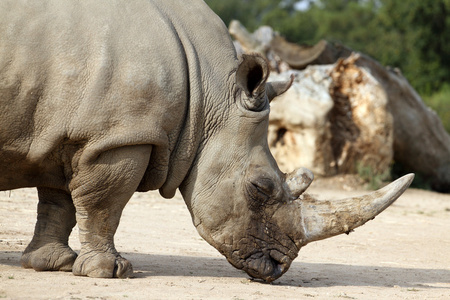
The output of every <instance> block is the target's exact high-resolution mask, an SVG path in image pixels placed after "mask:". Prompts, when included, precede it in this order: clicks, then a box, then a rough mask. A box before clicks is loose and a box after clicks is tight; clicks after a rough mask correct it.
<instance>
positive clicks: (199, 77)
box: [156, 1, 237, 198]
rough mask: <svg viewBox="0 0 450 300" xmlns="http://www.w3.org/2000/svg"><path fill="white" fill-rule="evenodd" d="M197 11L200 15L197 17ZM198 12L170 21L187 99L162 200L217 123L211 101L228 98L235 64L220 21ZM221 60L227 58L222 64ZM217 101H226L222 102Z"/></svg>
mask: <svg viewBox="0 0 450 300" xmlns="http://www.w3.org/2000/svg"><path fill="white" fill-rule="evenodd" d="M156 3H158V2H156ZM157 5H158V4H157ZM171 5H178V4H177V3H166V2H164V6H162V7H161V11H162V12H163V13H166V14H172V13H173V12H174V11H176V10H177V8H176V7H173V8H171V7H170V6H171ZM195 5H202V6H203V5H205V4H204V3H203V2H201V1H199V2H195ZM178 10H179V8H178ZM198 11H202V12H203V13H204V14H200V15H199V14H198ZM198 11H197V10H195V9H193V10H189V12H186V11H183V12H181V15H180V16H179V17H177V18H170V20H171V23H172V25H173V28H174V30H175V31H176V34H177V35H178V38H179V40H180V43H181V46H182V48H183V52H184V55H185V60H186V66H187V70H186V71H183V70H180V71H181V72H184V73H185V76H186V77H187V93H186V94H187V98H186V111H185V114H184V116H183V121H182V122H181V128H180V129H179V135H178V138H177V140H176V144H175V145H174V148H173V149H171V154H170V161H169V170H168V175H167V179H166V181H165V183H164V184H163V185H162V187H161V188H160V189H159V190H160V193H161V195H162V196H163V197H166V198H171V197H173V196H174V195H175V191H176V189H177V188H179V187H180V185H181V184H182V182H183V181H184V180H185V179H186V177H187V176H188V174H189V172H190V170H191V168H192V165H193V164H194V161H195V158H196V156H197V154H198V151H199V149H200V148H201V144H202V142H204V140H205V139H206V138H207V137H206V136H207V134H206V133H205V132H206V131H207V130H208V127H210V124H209V123H210V122H214V121H217V120H211V115H216V114H217V113H218V112H217V110H219V109H218V107H217V106H218V105H219V104H218V103H212V102H213V100H212V98H214V99H220V98H221V97H226V96H227V95H228V93H226V91H227V90H228V85H227V82H226V80H227V79H228V78H227V76H228V74H229V73H231V71H232V70H234V68H235V65H234V63H235V62H237V59H236V53H235V51H234V47H232V42H231V39H230V38H229V36H228V33H227V29H226V27H225V26H224V25H223V22H222V21H221V20H220V19H219V18H218V17H217V16H216V15H215V14H214V13H213V12H212V11H211V10H210V9H209V8H208V9H205V8H204V7H203V8H202V9H201V10H200V9H199V10H198ZM179 13H180V12H178V14H179ZM186 13H194V14H195V16H196V17H195V18H192V16H191V17H190V18H189V17H187V16H186V15H185V14H186ZM185 18H186V19H185ZM193 20H194V23H193ZM211 28H215V29H216V30H211ZM188 29H189V30H188ZM217 30H222V31H223V33H224V34H221V35H217V34H215V32H217ZM225 44H226V45H225ZM211 49H214V51H213V52H212V51H211ZM217 58H220V60H219V59H217ZM223 58H228V59H224V60H223V61H222V60H221V59H223ZM230 58H231V59H230ZM219 61H221V62H219ZM230 62H231V63H230ZM212 95H214V96H212ZM220 100H221V101H222V102H226V100H225V99H220ZM219 106H220V105H219ZM221 107H223V105H222V106H221ZM215 108H216V109H215ZM206 115H208V116H209V117H207V116H206Z"/></svg>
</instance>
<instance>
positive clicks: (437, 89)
mask: <svg viewBox="0 0 450 300" xmlns="http://www.w3.org/2000/svg"><path fill="white" fill-rule="evenodd" d="M303 1H308V2H309V3H310V7H309V9H308V10H306V11H299V10H296V9H295V8H294V4H295V3H296V2H298V1H295V0H227V1H224V0H206V2H207V3H208V4H209V5H210V6H211V8H212V9H213V10H214V11H216V13H218V14H219V16H221V17H222V19H223V20H224V21H225V23H226V24H229V22H230V21H231V20H232V19H237V20H239V21H241V23H242V24H243V25H244V26H246V27H247V28H248V30H249V31H254V30H255V29H256V28H258V27H259V26H261V25H269V26H271V27H272V28H274V30H276V31H278V32H280V34H281V35H283V36H285V37H286V38H287V39H288V40H290V41H292V42H295V43H298V44H314V43H317V42H318V41H319V40H321V39H326V40H328V41H331V42H340V43H342V44H344V45H346V46H348V47H350V48H352V49H354V50H356V51H360V52H362V53H365V54H368V55H370V56H372V57H373V58H375V59H376V60H378V61H380V62H381V63H382V64H383V65H389V66H392V67H397V68H400V69H401V70H402V73H403V74H404V76H405V77H406V78H407V79H408V80H409V82H410V83H411V85H412V86H413V87H414V88H415V89H416V90H417V91H418V92H419V93H420V94H421V95H422V97H423V98H425V99H426V101H427V104H429V105H430V106H431V107H432V108H434V109H435V110H436V111H438V113H439V115H440V116H441V118H442V120H443V121H444V123H449V122H450V121H449V120H450V118H449V117H448V114H450V112H449V108H448V106H449V104H448V103H449V102H450V99H449V94H450V92H449V88H448V86H449V85H450V0H408V1H399V0H320V1H318V0H303ZM448 126H449V125H448V124H447V125H446V128H447V130H449V127H448Z"/></svg>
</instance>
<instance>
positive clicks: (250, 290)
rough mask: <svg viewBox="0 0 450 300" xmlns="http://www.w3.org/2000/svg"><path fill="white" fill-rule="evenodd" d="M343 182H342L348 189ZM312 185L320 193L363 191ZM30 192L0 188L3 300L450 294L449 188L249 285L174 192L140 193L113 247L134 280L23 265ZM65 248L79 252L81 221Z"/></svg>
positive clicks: (400, 204)
mask: <svg viewBox="0 0 450 300" xmlns="http://www.w3.org/2000/svg"><path fill="white" fill-rule="evenodd" d="M344 187H345V186H344ZM348 189H349V188H346V189H345V188H344V189H342V188H339V187H337V188H336V187H334V188H330V187H328V188H327V187H324V184H323V183H322V184H319V185H317V184H316V185H315V186H313V187H312V188H311V189H310V190H309V191H310V193H312V194H315V195H318V197H319V198H322V199H325V198H329V199H336V198H341V197H345V196H349V195H356V194H361V193H364V191H361V190H359V191H354V190H352V191H348ZM36 205H37V197H36V192H35V190H34V189H21V190H13V191H7V192H0V298H5V299H275V298H276V299H311V298H315V299H337V298H344V299H450V195H443V194H437V193H432V192H427V191H421V190H415V189H410V190H408V191H407V192H406V193H405V194H404V195H403V196H402V197H401V198H400V199H399V200H398V201H397V202H396V203H395V204H394V205H393V206H391V207H389V208H388V209H387V210H386V211H385V212H383V213H382V214H381V215H379V216H378V217H377V218H376V219H375V220H374V221H370V222H369V223H367V224H366V225H364V226H363V227H360V228H358V229H356V230H355V232H353V233H351V234H350V235H349V236H347V235H341V236H338V237H334V238H330V239H327V240H325V241H319V242H315V243H311V244H309V245H307V246H306V247H304V248H302V250H301V251H300V253H299V256H298V258H297V259H296V260H295V261H294V263H293V264H292V266H291V268H290V270H289V271H288V272H287V273H286V274H285V275H284V276H283V277H281V278H280V279H278V280H276V281H275V282H274V283H273V284H263V283H260V282H253V281H250V280H249V279H248V276H247V275H246V274H245V273H243V272H241V271H239V270H236V269H234V268H233V267H232V266H231V265H230V264H229V263H228V262H227V261H226V260H225V258H223V257H222V256H221V255H220V254H219V253H218V252H217V251H216V250H215V249H214V248H212V247H211V246H209V245H208V244H207V243H206V242H205V241H203V240H202V239H201V238H200V236H199V235H198V234H197V232H196V230H195V228H194V226H193V225H192V223H191V219H190V216H189V213H188V211H187V209H186V207H185V205H184V202H183V200H182V199H181V197H180V196H179V195H177V196H176V197H175V198H174V199H171V200H166V199H163V198H161V197H160V196H159V194H158V193H156V192H152V193H145V194H136V195H135V196H134V197H133V198H132V200H131V201H130V203H129V204H128V206H127V207H126V208H125V211H124V213H123V217H122V222H121V225H120V227H119V229H118V232H117V234H116V247H117V249H118V250H119V251H120V252H121V253H122V254H123V255H124V256H125V257H127V258H128V259H129V260H130V261H131V262H132V263H133V266H134V269H135V273H136V274H135V275H136V277H135V278H132V279H95V278H86V277H76V276H73V275H72V274H71V273H65V272H35V271H33V270H30V269H22V268H21V267H20V255H21V251H23V250H24V248H25V247H26V245H27V243H28V242H29V241H30V240H31V237H32V234H33V229H34V223H35V217H36ZM70 245H71V246H72V248H73V249H74V250H76V251H78V250H79V249H80V244H79V242H78V240H77V228H75V229H74V232H73V233H72V236H71V240H70Z"/></svg>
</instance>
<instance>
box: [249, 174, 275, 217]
mask: <svg viewBox="0 0 450 300" xmlns="http://www.w3.org/2000/svg"><path fill="white" fill-rule="evenodd" d="M274 188H275V185H274V182H273V181H272V180H270V179H267V178H260V179H258V180H253V181H249V182H248V183H247V186H246V192H247V196H248V197H249V198H250V199H249V200H250V208H251V209H253V210H257V209H259V208H261V205H262V204H264V203H268V202H270V199H271V198H272V196H273V193H274Z"/></svg>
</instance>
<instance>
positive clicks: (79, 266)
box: [70, 146, 151, 278]
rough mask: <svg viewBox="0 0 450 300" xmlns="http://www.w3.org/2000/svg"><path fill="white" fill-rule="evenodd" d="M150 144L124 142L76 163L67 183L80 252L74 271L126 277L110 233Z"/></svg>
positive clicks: (137, 178) (142, 167) (124, 262)
mask: <svg viewBox="0 0 450 300" xmlns="http://www.w3.org/2000/svg"><path fill="white" fill-rule="evenodd" d="M150 153H151V146H127V147H122V148H116V149H112V150H109V151H107V152H104V153H103V154H101V155H100V156H99V157H98V159H96V160H95V161H94V162H92V163H90V164H86V165H84V166H80V168H79V170H78V173H77V175H76V177H74V179H73V180H72V182H71V183H70V189H71V191H72V198H73V202H74V205H75V208H76V218H77V222H78V227H79V229H80V242H81V252H80V254H79V255H78V257H77V259H76V261H75V264H74V265H73V273H74V274H75V275H84V276H89V277H103V278H111V277H119V278H126V277H129V276H130V275H131V274H132V273H133V268H132V266H131V263H130V262H128V261H127V260H126V259H124V258H122V257H121V256H120V255H119V253H118V252H117V251H116V248H115V247H114V234H115V232H116V229H117V226H118V225H119V220H120V216H121V214H122V210H123V208H124V207H125V204H126V203H127V202H128V200H129V199H130V198H131V196H132V195H133V193H134V192H135V191H136V189H137V187H138V185H139V183H140V181H141V179H142V178H143V176H144V173H145V170H146V168H147V165H148V162H149V159H150Z"/></svg>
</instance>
